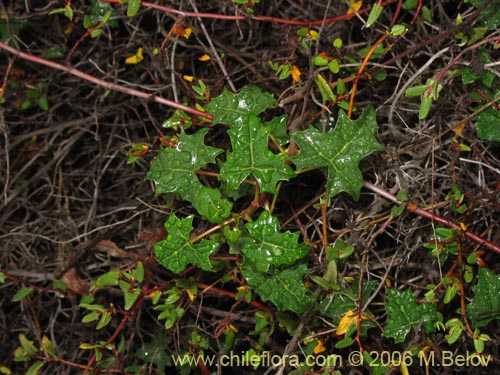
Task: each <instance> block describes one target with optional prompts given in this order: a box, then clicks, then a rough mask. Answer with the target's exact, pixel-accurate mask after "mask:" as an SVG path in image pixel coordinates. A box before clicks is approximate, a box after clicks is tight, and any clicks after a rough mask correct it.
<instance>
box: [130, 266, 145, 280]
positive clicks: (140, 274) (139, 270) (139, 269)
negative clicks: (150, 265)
mask: <svg viewBox="0 0 500 375" xmlns="http://www.w3.org/2000/svg"><path fill="white" fill-rule="evenodd" d="M130 275H131V276H132V277H133V278H134V280H135V281H137V282H138V283H142V282H143V281H144V266H143V265H142V262H138V263H137V265H136V266H135V268H134V269H133V270H132V271H130Z"/></svg>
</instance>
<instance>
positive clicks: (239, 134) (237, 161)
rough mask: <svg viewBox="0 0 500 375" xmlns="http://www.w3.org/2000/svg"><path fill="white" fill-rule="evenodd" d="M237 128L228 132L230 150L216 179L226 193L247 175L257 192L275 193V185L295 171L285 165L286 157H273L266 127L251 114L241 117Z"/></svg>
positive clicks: (292, 174) (233, 188) (278, 155)
mask: <svg viewBox="0 0 500 375" xmlns="http://www.w3.org/2000/svg"><path fill="white" fill-rule="evenodd" d="M238 123H239V126H233V127H232V128H231V129H230V130H228V134H229V137H230V139H231V146H232V149H233V151H232V152H230V153H228V155H227V161H226V162H225V163H223V164H222V167H221V170H220V177H221V179H222V180H223V181H225V182H227V189H228V190H237V189H238V187H239V186H240V185H241V183H242V182H243V181H244V180H245V179H246V178H247V177H248V176H250V175H252V176H253V177H254V178H255V180H257V182H258V183H259V186H260V189H261V191H263V192H264V191H265V192H269V193H273V194H276V193H277V190H276V184H277V183H278V181H280V180H288V179H289V178H291V177H294V176H295V172H294V171H293V170H292V169H291V168H290V167H289V166H288V165H286V164H285V161H286V156H285V155H280V154H273V153H272V152H271V150H269V148H268V137H269V128H268V127H266V126H264V125H262V124H261V121H260V119H259V117H257V116H256V115H255V114H253V113H249V114H245V115H243V116H242V117H241V118H240V120H239V121H238Z"/></svg>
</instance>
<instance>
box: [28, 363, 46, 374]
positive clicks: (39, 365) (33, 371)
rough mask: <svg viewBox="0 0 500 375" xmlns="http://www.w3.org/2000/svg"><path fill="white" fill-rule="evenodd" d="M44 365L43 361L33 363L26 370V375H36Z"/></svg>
mask: <svg viewBox="0 0 500 375" xmlns="http://www.w3.org/2000/svg"><path fill="white" fill-rule="evenodd" d="M43 365H45V362H43V361H36V362H35V363H33V364H32V365H31V366H30V368H29V369H28V370H26V375H38V374H39V372H38V371H39V370H40V369H41V368H42V367H43Z"/></svg>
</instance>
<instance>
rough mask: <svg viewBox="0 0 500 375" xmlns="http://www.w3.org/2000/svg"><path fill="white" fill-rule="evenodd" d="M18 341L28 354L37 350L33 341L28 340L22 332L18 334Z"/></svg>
mask: <svg viewBox="0 0 500 375" xmlns="http://www.w3.org/2000/svg"><path fill="white" fill-rule="evenodd" d="M18 337H19V342H20V343H21V347H22V348H23V350H24V351H25V352H26V353H27V354H28V355H30V356H31V355H33V354H35V353H36V352H38V349H37V348H36V346H35V345H33V341H31V340H28V338H27V337H26V336H25V335H24V334H23V333H20V334H19V336H18Z"/></svg>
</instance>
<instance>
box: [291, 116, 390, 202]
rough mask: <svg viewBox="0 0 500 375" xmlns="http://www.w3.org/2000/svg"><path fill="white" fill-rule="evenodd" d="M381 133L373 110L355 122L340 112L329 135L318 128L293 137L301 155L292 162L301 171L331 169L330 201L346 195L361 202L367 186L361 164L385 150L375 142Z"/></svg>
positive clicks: (329, 182)
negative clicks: (363, 188) (368, 157)
mask: <svg viewBox="0 0 500 375" xmlns="http://www.w3.org/2000/svg"><path fill="white" fill-rule="evenodd" d="M377 129H378V126H377V122H376V119H375V110H374V109H373V108H369V109H368V110H367V111H365V112H363V114H362V115H361V116H360V117H359V118H358V119H357V120H354V121H353V120H351V119H349V118H348V117H347V116H346V114H345V113H344V112H343V111H339V118H338V121H337V125H336V126H335V129H333V130H332V131H330V132H328V133H326V134H323V133H321V132H320V131H318V130H317V129H315V128H314V127H309V128H308V129H307V130H306V131H301V132H295V133H292V138H293V139H294V140H295V141H296V142H297V144H298V146H299V148H300V152H299V153H298V155H295V156H293V157H291V160H292V162H293V163H294V164H295V165H296V166H297V168H298V169H299V170H301V169H304V168H311V167H313V168H314V167H316V168H318V167H326V168H327V183H326V188H327V191H328V194H327V197H326V198H327V199H328V198H332V197H334V196H335V195H337V194H339V193H340V192H342V191H345V192H347V193H349V194H350V195H352V196H353V197H354V198H355V199H358V197H359V193H360V191H361V187H362V185H363V176H362V174H361V171H360V169H359V163H360V161H361V160H362V159H363V158H364V157H366V156H368V155H370V154H371V153H372V152H374V151H381V150H383V149H384V147H383V146H382V145H381V144H380V143H379V142H378V141H377V139H376V138H375V133H376V132H377Z"/></svg>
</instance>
